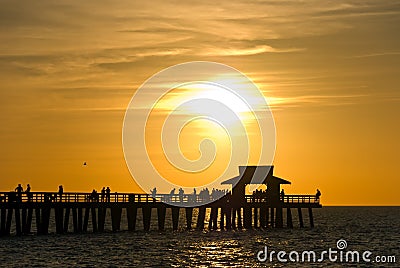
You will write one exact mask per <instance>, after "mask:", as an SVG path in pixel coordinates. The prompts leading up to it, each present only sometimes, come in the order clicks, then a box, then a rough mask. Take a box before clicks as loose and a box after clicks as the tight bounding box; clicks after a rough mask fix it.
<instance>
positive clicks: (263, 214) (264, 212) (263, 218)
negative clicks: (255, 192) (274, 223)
mask: <svg viewBox="0 0 400 268" xmlns="http://www.w3.org/2000/svg"><path fill="white" fill-rule="evenodd" d="M266 216H267V208H266V207H265V205H264V204H261V207H260V227H261V228H266V227H267V223H266V222H267V218H266Z"/></svg>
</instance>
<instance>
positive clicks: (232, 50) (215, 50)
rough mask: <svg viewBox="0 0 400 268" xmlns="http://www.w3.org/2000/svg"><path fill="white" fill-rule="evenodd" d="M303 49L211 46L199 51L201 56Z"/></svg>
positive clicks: (245, 54)
mask: <svg viewBox="0 0 400 268" xmlns="http://www.w3.org/2000/svg"><path fill="white" fill-rule="evenodd" d="M303 50H305V49H304V48H287V49H284V48H274V47H271V46H268V45H262V46H255V47H249V48H212V49H209V50H206V51H204V52H199V53H198V54H199V55H203V56H248V55H257V54H263V53H288V52H299V51H303Z"/></svg>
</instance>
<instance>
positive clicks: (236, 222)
mask: <svg viewBox="0 0 400 268" xmlns="http://www.w3.org/2000/svg"><path fill="white" fill-rule="evenodd" d="M260 170H261V171H260ZM239 173H240V175H239V176H237V177H234V178H232V179H229V180H227V181H224V182H222V184H231V185H232V191H230V192H229V193H228V194H226V195H224V196H223V197H221V198H216V197H214V198H215V200H213V196H212V195H208V196H206V197H204V196H201V195H196V194H183V195H182V194H158V195H149V194H135V193H106V194H97V195H96V194H95V195H93V194H90V193H63V194H61V195H60V194H59V193H49V192H32V193H18V192H2V193H0V236H6V235H10V234H11V230H15V233H16V234H17V235H24V234H30V233H33V232H36V233H37V234H38V235H41V234H47V233H48V232H49V225H50V218H51V216H52V215H53V217H54V222H55V227H56V228H55V229H56V233H58V234H64V233H69V232H74V233H82V232H87V231H88V230H89V228H88V227H89V223H90V224H91V226H90V227H91V228H90V230H92V231H93V232H103V231H104V230H105V228H104V227H105V223H106V217H107V215H109V217H111V223H112V224H111V226H112V231H119V230H120V229H121V219H122V215H123V210H125V215H126V220H127V225H128V230H129V231H135V230H136V229H137V228H136V223H137V222H138V214H139V213H140V211H141V216H142V221H143V229H144V231H149V230H150V227H151V215H152V212H153V210H156V211H157V222H158V230H160V231H163V230H164V229H165V221H166V215H167V210H169V211H170V214H171V217H172V229H173V230H178V229H179V228H182V227H183V228H186V229H189V230H190V229H192V228H196V229H199V230H203V229H205V228H206V227H208V230H217V229H221V230H225V229H226V230H230V229H243V228H244V229H252V228H283V227H284V225H286V227H288V228H293V226H294V225H293V216H292V215H293V214H292V213H296V211H297V214H298V221H299V224H298V225H299V227H300V228H303V227H304V226H305V224H304V217H303V212H304V211H306V212H307V214H308V218H309V220H308V223H309V226H310V227H314V217H313V209H314V208H321V207H322V205H321V204H320V200H319V198H318V196H316V195H285V194H282V193H280V186H281V184H290V182H289V181H286V180H284V179H281V178H278V177H275V176H273V166H262V167H261V169H260V168H259V167H255V166H243V167H239ZM249 184H264V185H266V186H267V188H266V191H264V192H262V191H260V192H259V191H257V192H255V193H253V195H245V188H246V186H247V185H249ZM181 210H185V218H186V224H185V226H179V216H180V211H181ZM195 210H196V211H195ZM194 211H195V213H194ZM52 212H53V213H52ZM107 212H110V213H107ZM285 212H286V216H285V215H284V213H285ZM193 215H197V218H196V217H193ZM206 217H207V218H206ZM285 218H286V224H284V219H285ZM33 219H35V226H36V230H32V221H33ZM89 219H90V220H89ZM206 223H207V224H208V226H206Z"/></svg>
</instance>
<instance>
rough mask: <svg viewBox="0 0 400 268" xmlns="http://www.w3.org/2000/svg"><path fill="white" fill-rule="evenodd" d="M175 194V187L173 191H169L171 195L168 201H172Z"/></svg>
mask: <svg viewBox="0 0 400 268" xmlns="http://www.w3.org/2000/svg"><path fill="white" fill-rule="evenodd" d="M174 195H175V188H174V189H172V190H171V192H169V196H168V201H169V202H171V201H172V198H173V197H174Z"/></svg>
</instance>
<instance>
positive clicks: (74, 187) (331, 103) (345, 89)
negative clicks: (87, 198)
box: [0, 0, 400, 205]
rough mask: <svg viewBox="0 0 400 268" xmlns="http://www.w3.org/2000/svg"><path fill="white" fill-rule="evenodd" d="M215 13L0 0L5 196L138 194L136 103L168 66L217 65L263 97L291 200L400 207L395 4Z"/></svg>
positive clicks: (216, 9)
mask: <svg viewBox="0 0 400 268" xmlns="http://www.w3.org/2000/svg"><path fill="white" fill-rule="evenodd" d="M139 2H141V3H139ZM216 3H217V2H215V1H170V2H169V3H166V1H137V2H135V1H128V0H126V1H81V2H78V1H63V0H59V1H50V0H46V1H0V22H1V23H0V85H1V88H0V107H1V108H0V109H1V113H0V122H2V124H1V128H0V152H1V154H0V191H9V190H13V189H14V188H15V187H16V185H17V184H18V183H22V184H24V185H23V186H24V187H25V186H26V184H27V183H30V184H31V187H32V190H33V191H57V188H58V185H59V184H63V185H64V189H65V191H91V190H92V189H93V188H96V189H98V190H100V189H101V187H102V186H110V187H111V189H112V191H118V192H132V191H137V190H138V188H137V186H136V184H135V183H134V180H133V179H132V178H131V175H130V173H129V171H128V168H127V166H126V163H125V160H124V154H123V149H122V137H121V136H122V123H123V120H124V114H125V109H126V108H127V106H128V104H129V102H130V99H131V98H132V96H133V94H134V93H135V91H136V89H137V88H138V87H139V86H140V85H141V84H142V83H143V82H144V81H145V80H146V79H148V78H149V77H151V76H152V75H153V74H155V73H157V72H159V71H161V70H162V69H164V68H166V67H169V66H171V65H175V64H179V63H183V62H187V61H213V62H219V63H223V64H227V65H229V66H232V67H234V68H236V69H238V70H240V71H241V72H243V73H244V74H246V75H247V76H248V77H249V78H250V79H252V80H253V81H254V83H256V85H257V86H258V87H259V88H260V89H261V90H262V92H263V94H264V97H265V98H266V99H267V101H268V103H269V105H270V107H271V109H272V113H273V115H274V120H275V124H276V154H275V159H274V162H273V164H274V165H275V169H274V174H275V175H277V176H279V177H282V178H284V179H287V180H289V181H291V182H292V185H286V186H285V187H284V188H285V192H286V193H287V194H314V193H315V190H316V188H319V189H320V190H321V192H322V204H323V205H400V199H399V194H398V192H399V189H400V180H399V178H400V177H399V163H398V162H399V160H400V141H399V137H400V127H399V115H400V88H399V86H400V68H399V67H400V35H399V33H400V3H398V2H396V1H387V0H383V1H274V0H273V1H232V0H229V1H218V4H216ZM204 128H206V127H204ZM187 134H188V135H190V133H187ZM222 143H223V141H222ZM84 161H86V162H87V164H88V165H87V166H83V162H84Z"/></svg>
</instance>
